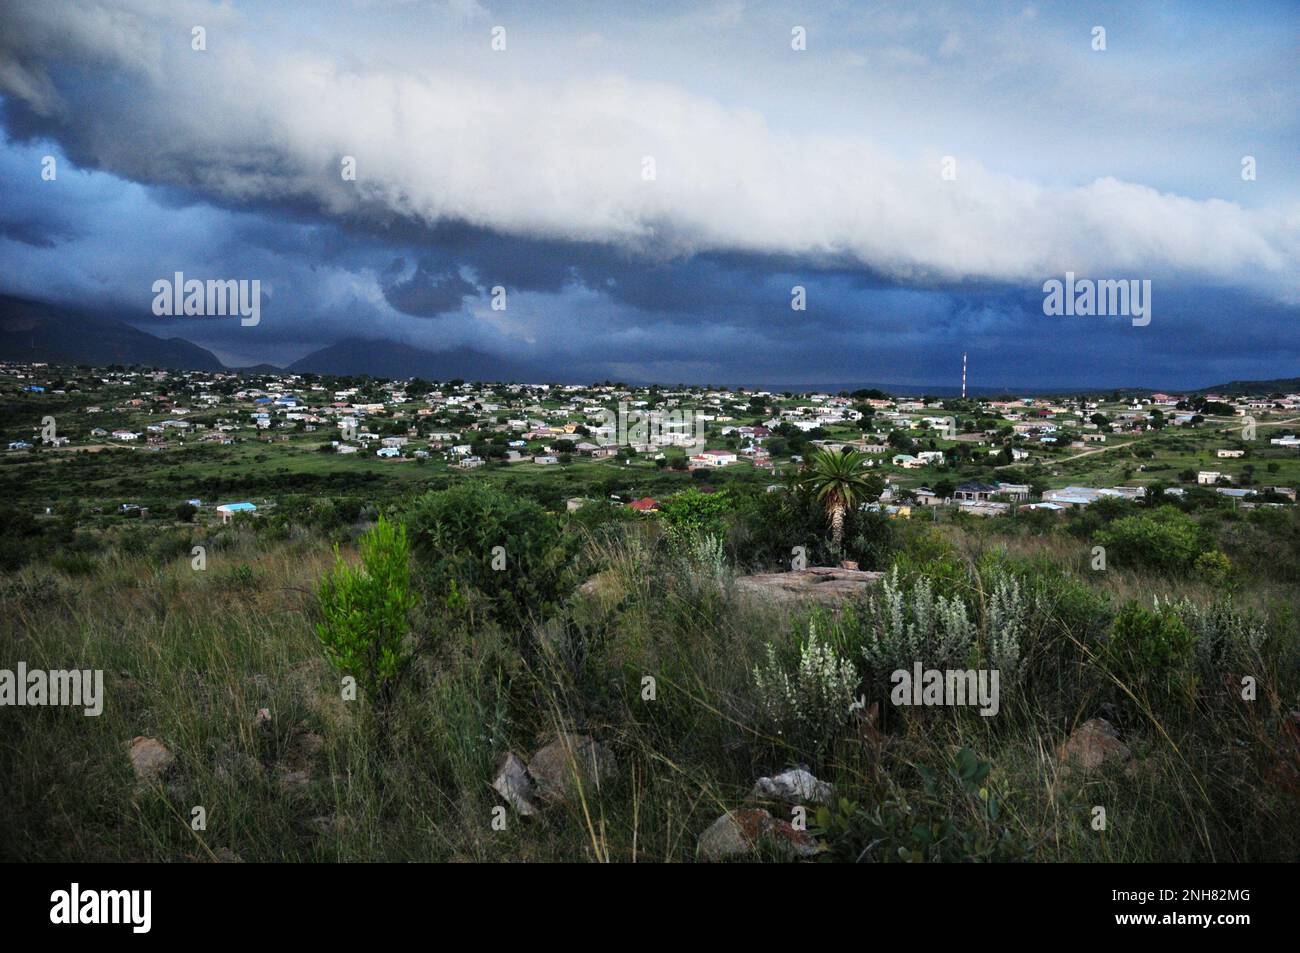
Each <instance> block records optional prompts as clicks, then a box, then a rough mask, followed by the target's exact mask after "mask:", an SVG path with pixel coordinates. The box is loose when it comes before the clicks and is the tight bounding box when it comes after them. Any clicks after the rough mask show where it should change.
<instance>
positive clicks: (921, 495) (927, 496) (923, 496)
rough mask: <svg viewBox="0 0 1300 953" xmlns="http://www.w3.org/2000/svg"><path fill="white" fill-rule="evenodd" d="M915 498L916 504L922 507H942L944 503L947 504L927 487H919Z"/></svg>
mask: <svg viewBox="0 0 1300 953" xmlns="http://www.w3.org/2000/svg"><path fill="white" fill-rule="evenodd" d="M915 496H916V502H917V503H919V504H921V505H922V506H942V505H943V504H944V503H946V502H947V500H945V499H944V498H943V497H941V496H940V495H939V494H937V493H935V492H934V490H932V489H930V488H929V487H927V486H923V487H920V488H919V489H918V490H917V491H916V493H915Z"/></svg>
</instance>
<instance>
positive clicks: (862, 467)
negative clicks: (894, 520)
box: [799, 450, 884, 549]
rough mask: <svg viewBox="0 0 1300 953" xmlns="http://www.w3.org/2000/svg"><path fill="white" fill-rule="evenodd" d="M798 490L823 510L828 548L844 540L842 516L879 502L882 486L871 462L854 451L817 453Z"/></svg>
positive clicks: (805, 468) (836, 545) (806, 465)
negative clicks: (828, 526) (828, 533)
mask: <svg viewBox="0 0 1300 953" xmlns="http://www.w3.org/2000/svg"><path fill="white" fill-rule="evenodd" d="M799 485H800V487H801V488H802V489H803V490H804V491H805V492H807V493H809V494H811V495H812V497H813V499H815V500H817V502H819V503H821V504H822V506H824V507H825V509H826V516H827V517H828V518H829V519H830V521H831V545H832V546H834V547H835V548H836V549H838V548H839V547H840V545H841V544H842V543H843V540H844V516H845V514H846V513H847V512H848V511H849V510H851V509H857V508H858V506H859V505H860V504H862V503H865V502H868V501H870V500H875V499H879V497H880V493H881V491H882V490H883V489H884V482H883V481H882V480H881V479H880V478H879V477H877V476H874V475H873V474H872V473H871V469H870V462H869V461H868V459H867V458H866V456H864V455H863V454H861V453H859V452H858V451H857V450H818V451H817V452H816V453H814V454H813V455H812V456H811V457H810V458H809V460H808V461H807V463H806V464H805V466H804V472H803V474H802V475H801V477H800V480H799Z"/></svg>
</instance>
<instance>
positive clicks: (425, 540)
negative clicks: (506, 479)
mask: <svg viewBox="0 0 1300 953" xmlns="http://www.w3.org/2000/svg"><path fill="white" fill-rule="evenodd" d="M407 525H408V526H409V527H410V532H411V546H412V550H413V552H414V554H415V557H416V564H417V569H418V571H419V578H420V581H421V583H422V584H424V585H425V586H426V587H428V588H431V589H432V590H433V591H436V592H445V591H446V590H447V589H448V588H449V586H450V584H451V583H452V581H457V582H459V583H462V584H464V585H465V586H469V587H472V588H473V589H475V590H477V591H478V592H480V593H482V594H483V595H484V596H486V597H487V599H488V603H489V611H490V613H491V614H492V615H493V616H494V617H495V618H496V619H497V620H498V621H499V622H501V623H502V624H504V625H510V626H519V625H522V624H523V623H524V622H526V621H527V620H528V619H529V618H530V617H533V616H537V617H540V616H544V615H545V614H546V613H547V612H548V611H549V610H550V609H551V608H553V607H554V606H555V605H556V604H558V603H559V602H560V601H561V600H563V599H564V597H565V596H566V595H567V594H568V592H569V591H570V589H571V588H572V583H573V561H574V556H575V554H576V552H577V549H578V546H579V543H580V540H579V539H578V537H577V536H576V535H575V534H570V533H566V532H565V531H564V529H563V528H562V526H561V525H560V522H559V520H558V519H557V518H556V517H554V516H552V515H551V514H549V513H547V512H546V511H545V510H543V509H542V508H541V507H540V506H539V505H538V504H537V503H535V502H533V501H532V500H526V499H521V498H518V497H514V496H511V495H509V494H508V493H505V492H503V491H501V490H499V489H497V488H496V487H493V486H491V485H490V484H488V483H485V482H483V481H480V480H474V481H471V482H466V483H462V484H459V485H457V486H454V487H451V488H450V489H447V490H439V491H435V492H432V493H427V494H425V495H424V496H423V497H421V498H420V499H418V500H417V501H416V502H415V503H414V504H413V505H412V507H411V508H410V510H409V512H408V513H407ZM498 547H500V549H498Z"/></svg>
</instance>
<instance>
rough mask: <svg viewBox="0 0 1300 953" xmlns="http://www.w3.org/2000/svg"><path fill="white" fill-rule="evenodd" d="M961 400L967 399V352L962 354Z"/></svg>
mask: <svg viewBox="0 0 1300 953" xmlns="http://www.w3.org/2000/svg"><path fill="white" fill-rule="evenodd" d="M961 399H962V400H965V399H966V352H965V351H962V352H961Z"/></svg>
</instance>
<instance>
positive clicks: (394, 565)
mask: <svg viewBox="0 0 1300 953" xmlns="http://www.w3.org/2000/svg"><path fill="white" fill-rule="evenodd" d="M335 557H336V562H335V564H334V568H333V570H331V571H330V572H329V573H327V574H326V576H325V578H324V579H322V580H321V584H320V588H319V590H318V591H317V599H318V601H319V603H320V610H321V614H322V615H323V616H324V621H322V622H320V623H318V624H317V625H316V636H317V638H319V639H320V643H321V646H322V647H323V648H324V649H325V654H326V655H327V656H328V657H329V660H330V662H331V663H333V665H334V667H335V668H337V669H338V670H339V671H340V672H343V673H345V674H348V675H352V676H353V677H355V678H356V680H357V684H358V685H359V686H360V687H361V688H362V690H363V691H365V692H366V693H367V695H368V697H370V698H373V699H374V700H375V702H376V704H377V705H378V706H380V707H385V706H386V705H387V703H388V702H389V701H391V699H392V694H393V690H394V688H395V686H396V683H397V681H398V679H399V678H400V677H401V675H402V671H403V669H404V668H405V666H406V663H407V661H408V660H409V658H410V648H409V646H407V645H406V644H405V639H406V635H407V632H408V630H409V627H410V626H409V621H408V618H407V614H408V613H409V612H410V611H411V609H413V608H414V607H415V597H414V595H413V594H412V593H411V562H410V544H409V543H408V542H407V538H406V527H404V526H402V525H401V524H400V523H391V522H389V521H388V520H386V519H385V518H384V517H382V516H381V517H380V518H379V522H378V523H376V524H375V526H374V528H373V529H371V530H370V531H369V532H368V533H366V535H365V536H363V537H362V538H361V566H360V567H359V568H353V567H351V566H349V565H348V564H347V563H345V562H344V561H343V559H342V558H341V557H339V556H338V549H337V547H336V548H335Z"/></svg>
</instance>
